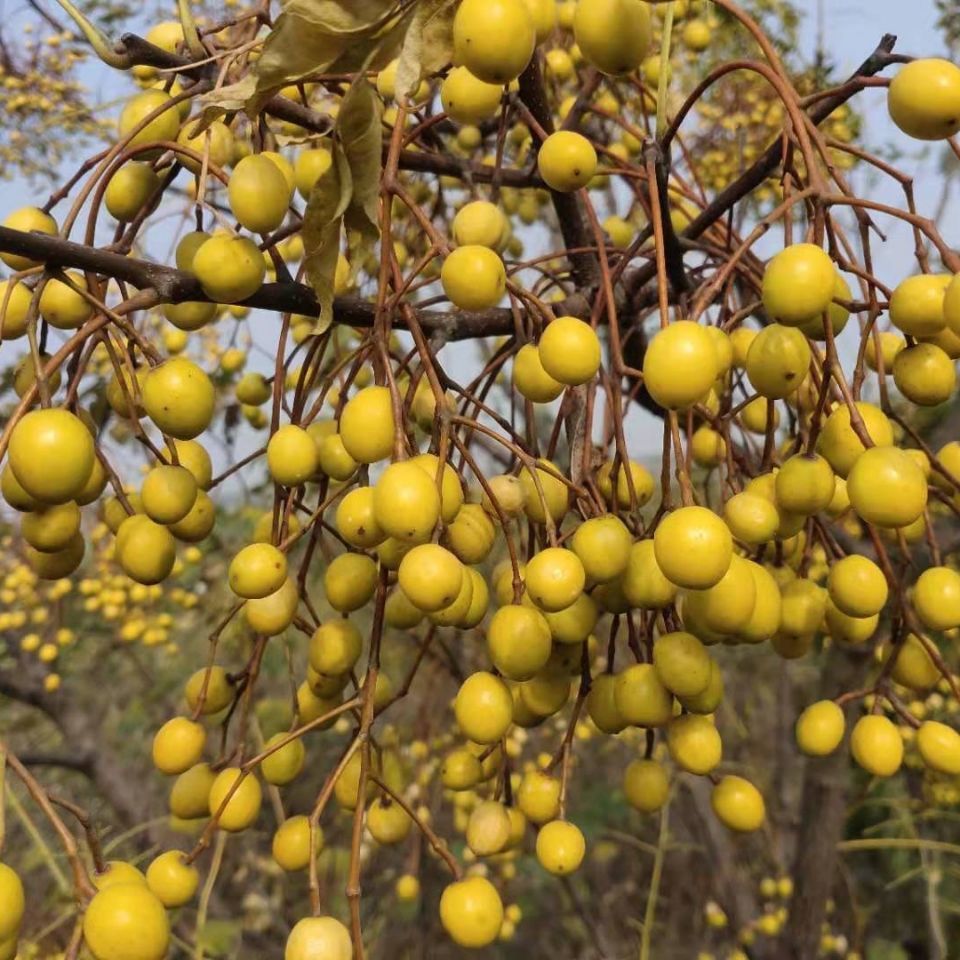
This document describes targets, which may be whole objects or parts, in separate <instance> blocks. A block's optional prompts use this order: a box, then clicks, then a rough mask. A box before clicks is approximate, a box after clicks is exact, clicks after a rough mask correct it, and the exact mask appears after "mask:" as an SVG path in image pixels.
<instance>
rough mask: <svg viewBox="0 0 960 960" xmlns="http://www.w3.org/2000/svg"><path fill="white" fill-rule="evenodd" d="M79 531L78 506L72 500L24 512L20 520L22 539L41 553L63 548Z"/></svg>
mask: <svg viewBox="0 0 960 960" xmlns="http://www.w3.org/2000/svg"><path fill="white" fill-rule="evenodd" d="M79 532H80V508H79V507H78V506H77V505H76V503H75V502H74V501H72V500H68V501H67V502H66V503H58V504H53V505H51V506H49V507H46V508H44V509H42V510H38V511H36V512H33V513H26V514H24V516H23V520H21V521H20V533H21V534H22V535H23V539H24V540H26V541H27V543H29V544H30V546H31V547H33V548H34V549H35V550H39V551H40V552H41V553H56V552H57V551H58V550H63V549H65V548H66V547H67V546H69V545H70V542H71V541H72V540H73V539H74V538H75V537H76V536H77V534H78V533H79Z"/></svg>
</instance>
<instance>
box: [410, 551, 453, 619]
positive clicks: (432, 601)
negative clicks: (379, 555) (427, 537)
mask: <svg viewBox="0 0 960 960" xmlns="http://www.w3.org/2000/svg"><path fill="white" fill-rule="evenodd" d="M463 576H464V574H463V565H462V564H461V563H460V561H459V560H458V559H457V558H456V557H455V556H454V555H453V554H452V553H451V552H450V551H449V550H447V549H446V548H444V547H441V546H439V545H438V544H435V543H422V544H419V545H417V546H415V547H414V548H413V549H412V550H410V552H409V553H407V554H406V555H405V556H404V558H403V559H402V560H401V561H400V568H399V570H398V571H397V577H398V580H399V583H400V589H401V590H403V592H404V593H405V594H406V595H407V597H408V598H409V599H410V600H411V601H412V602H413V603H414V604H415V605H416V606H417V607H419V608H420V609H421V610H423V611H424V612H426V613H433V612H435V611H437V610H442V609H443V608H444V607H447V606H449V605H450V604H451V603H453V601H454V600H456V598H457V595H458V594H459V593H460V587H461V586H462V583H463Z"/></svg>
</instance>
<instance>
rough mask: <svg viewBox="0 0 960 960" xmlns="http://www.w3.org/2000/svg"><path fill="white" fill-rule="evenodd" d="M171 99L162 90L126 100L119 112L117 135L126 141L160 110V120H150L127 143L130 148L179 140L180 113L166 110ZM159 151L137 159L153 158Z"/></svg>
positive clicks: (170, 109)
mask: <svg viewBox="0 0 960 960" xmlns="http://www.w3.org/2000/svg"><path fill="white" fill-rule="evenodd" d="M170 100H171V97H170V96H169V95H168V94H166V93H164V92H163V91H162V90H144V92H143V93H138V94H137V95H136V96H135V97H133V98H132V99H130V100H129V101H127V103H126V105H125V106H124V108H123V110H122V111H121V113H120V120H119V122H118V129H117V132H118V133H119V134H120V137H121V138H124V139H125V138H126V137H127V136H128V135H130V134H131V133H132V131H133V130H134V129H135V128H136V127H137V126H139V125H140V124H141V123H142V122H143V120H144V119H146V117H147V116H148V114H151V113H153V112H154V111H155V110H158V109H160V108H164V107H165V108H166V109H163V111H162V112H161V113H160V115H159V116H158V117H155V118H154V119H153V120H150V121H149V122H148V123H147V124H146V126H145V127H143V129H142V130H140V131H139V132H138V133H134V134H132V136H130V139H129V140H128V141H127V144H126V146H127V148H130V147H137V146H140V145H141V144H146V143H151V142H153V141H155V140H176V139H177V133H178V132H179V130H180V114H179V113H178V112H177V110H176V109H174V108H173V107H172V106H170V107H167V104H169V103H170ZM157 152H158V151H150V152H148V153H140V154H138V159H140V160H148V159H152V158H153V156H155V155H156V153H157Z"/></svg>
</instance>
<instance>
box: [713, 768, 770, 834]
mask: <svg viewBox="0 0 960 960" xmlns="http://www.w3.org/2000/svg"><path fill="white" fill-rule="evenodd" d="M710 805H711V806H712V807H713V812H714V813H715V814H716V815H717V818H718V819H719V820H720V822H721V823H722V824H723V825H724V826H726V827H729V828H730V829H731V830H736V831H738V832H740V833H750V832H752V831H754V830H759V829H760V827H762V826H763V822H764V820H765V819H766V809H765V807H764V803H763V797H762V796H761V794H760V791H759V790H758V789H757V788H756V787H755V786H754V785H753V784H752V783H751V782H750V781H749V780H744V779H743V777H735V776H726V777H723V778H722V779H721V780H720V782H719V783H718V784H717V785H716V786H715V787H714V788H713V793H711V795H710Z"/></svg>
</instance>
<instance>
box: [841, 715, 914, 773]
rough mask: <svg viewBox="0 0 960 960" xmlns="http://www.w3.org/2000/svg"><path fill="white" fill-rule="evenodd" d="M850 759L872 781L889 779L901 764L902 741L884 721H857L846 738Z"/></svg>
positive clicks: (874, 716)
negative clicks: (848, 740)
mask: <svg viewBox="0 0 960 960" xmlns="http://www.w3.org/2000/svg"><path fill="white" fill-rule="evenodd" d="M850 752H851V753H852V754H853V759H854V760H856V761H857V763H858V764H859V765H860V766H861V767H863V769H864V770H866V771H867V772H868V773H872V774H873V775H874V776H875V777H892V776H893V775H894V774H895V773H896V772H897V771H898V770H899V769H900V764H901V763H902V762H903V740H902V739H901V738H900V734H899V733H898V732H897V728H896V727H895V726H894V725H893V724H892V723H891V722H890V720H888V719H887V718H886V717H882V716H879V715H872V716H866V717H861V718H860V719H859V720H858V721H857V722H856V724H855V725H854V728H853V733H851V735H850Z"/></svg>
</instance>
